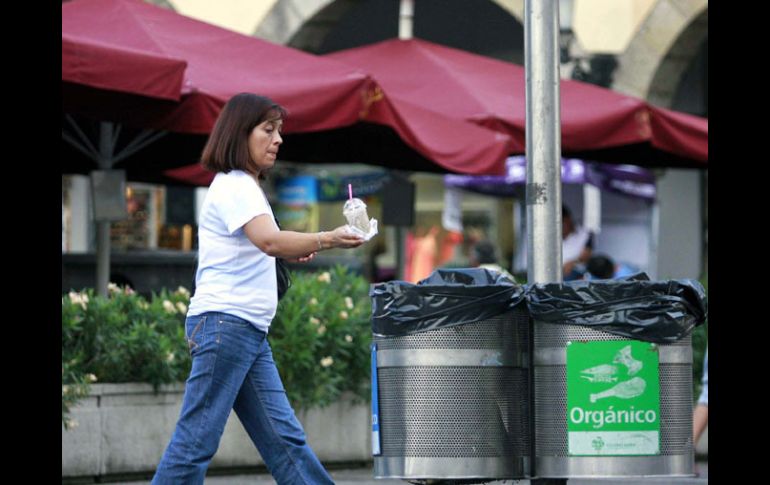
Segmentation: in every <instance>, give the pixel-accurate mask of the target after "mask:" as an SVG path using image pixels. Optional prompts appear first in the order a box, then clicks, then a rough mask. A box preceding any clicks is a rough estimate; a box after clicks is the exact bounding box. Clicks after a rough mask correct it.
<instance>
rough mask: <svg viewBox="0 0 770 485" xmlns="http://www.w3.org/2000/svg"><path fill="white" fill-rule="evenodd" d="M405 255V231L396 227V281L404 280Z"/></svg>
mask: <svg viewBox="0 0 770 485" xmlns="http://www.w3.org/2000/svg"><path fill="white" fill-rule="evenodd" d="M405 255H406V231H405V230H404V228H403V227H402V226H396V279H397V280H404V279H406V271H404V269H405V268H404V263H405V261H404V256H405Z"/></svg>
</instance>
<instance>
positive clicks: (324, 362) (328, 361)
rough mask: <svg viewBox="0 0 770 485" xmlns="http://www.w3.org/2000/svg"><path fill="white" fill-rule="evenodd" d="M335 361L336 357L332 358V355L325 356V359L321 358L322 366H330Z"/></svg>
mask: <svg viewBox="0 0 770 485" xmlns="http://www.w3.org/2000/svg"><path fill="white" fill-rule="evenodd" d="M333 363H334V359H332V358H331V357H324V358H323V359H321V367H329V366H330V365H332V364H333Z"/></svg>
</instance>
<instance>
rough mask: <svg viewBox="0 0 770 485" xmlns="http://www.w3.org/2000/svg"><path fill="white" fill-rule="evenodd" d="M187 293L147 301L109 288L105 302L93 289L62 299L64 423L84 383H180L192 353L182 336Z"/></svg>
mask: <svg viewBox="0 0 770 485" xmlns="http://www.w3.org/2000/svg"><path fill="white" fill-rule="evenodd" d="M188 304H189V292H188V291H187V290H186V289H184V288H181V287H180V288H179V289H178V290H177V291H175V292H173V293H170V292H168V291H166V290H163V291H161V292H160V294H153V295H152V298H151V299H150V301H147V300H146V299H145V298H143V297H142V296H139V295H137V294H136V293H134V292H133V291H131V290H130V289H123V288H119V287H117V286H116V285H113V284H110V288H109V296H108V297H107V298H104V297H101V296H96V295H94V291H93V290H92V289H86V290H83V291H82V292H80V293H77V292H74V291H73V292H70V293H69V294H68V295H66V296H64V297H63V298H62V423H63V424H64V425H65V427H66V428H68V427H69V424H71V423H69V420H68V412H69V408H70V407H71V406H72V404H74V403H75V402H76V401H77V400H78V399H80V398H82V397H85V396H86V395H87V394H88V383H89V382H95V381H96V380H99V381H101V382H115V383H119V382H148V383H150V384H152V385H153V386H155V388H156V389H157V388H158V386H160V385H161V384H164V383H170V382H177V381H184V380H185V379H186V378H187V374H188V373H189V371H190V355H189V353H188V349H187V341H186V339H185V335H184V315H185V313H186V312H187V305H188Z"/></svg>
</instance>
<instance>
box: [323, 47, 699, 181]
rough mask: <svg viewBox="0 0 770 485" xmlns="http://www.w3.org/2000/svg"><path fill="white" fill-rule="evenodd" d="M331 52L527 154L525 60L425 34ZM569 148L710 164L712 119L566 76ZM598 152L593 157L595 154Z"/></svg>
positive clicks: (395, 92)
mask: <svg viewBox="0 0 770 485" xmlns="http://www.w3.org/2000/svg"><path fill="white" fill-rule="evenodd" d="M326 57H328V58H331V59H336V60H339V61H343V62H346V63H348V64H349V65H351V66H355V67H359V68H361V69H365V70H366V71H367V72H369V73H370V74H372V75H373V76H374V78H375V79H376V80H377V82H378V83H379V84H380V85H381V86H382V87H383V89H384V90H385V92H387V93H388V94H389V95H390V96H392V97H394V98H398V99H403V100H405V101H409V102H411V103H413V104H415V105H417V106H423V107H426V108H428V109H430V110H433V111H437V112H440V113H443V114H445V115H447V116H450V117H455V118H459V119H463V120H467V121H471V122H473V123H476V124H478V125H481V126H485V127H488V128H491V129H493V130H495V131H498V132H501V133H505V134H508V135H510V136H511V137H512V139H513V141H514V145H513V146H514V151H513V152H512V153H517V154H518V153H524V143H525V128H526V120H525V113H526V98H525V91H526V84H525V70H524V68H523V67H522V66H519V65H516V64H512V63H508V62H504V61H499V60H496V59H492V58H489V57H485V56H480V55H477V54H472V53H470V52H466V51H463V50H459V49H454V48H450V47H445V46H442V45H438V44H434V43H431V42H427V41H425V40H420V39H410V40H399V39H391V40H386V41H383V42H379V43H375V44H371V45H367V46H363V47H357V48H353V49H347V50H343V51H337V52H333V53H331V54H328V55H327V56H326ZM561 130H562V152H563V153H565V154H567V155H571V156H581V155H582V156H585V155H589V156H585V158H590V159H597V160H604V161H613V162H616V163H631V162H634V163H637V164H639V165H672V166H677V165H678V166H691V167H700V168H705V167H706V163H707V160H708V120H706V119H702V118H698V117H694V116H690V115H684V114H681V113H675V112H673V111H670V110H665V109H662V108H657V107H653V106H651V105H649V104H647V103H646V102H645V101H643V100H640V99H637V98H634V97H631V96H625V95H622V94H619V93H617V92H614V91H612V90H609V89H605V88H601V87H598V86H595V85H592V84H587V83H583V82H579V81H572V80H562V81H561ZM591 155H592V156H591Z"/></svg>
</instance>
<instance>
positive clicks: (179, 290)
mask: <svg viewBox="0 0 770 485" xmlns="http://www.w3.org/2000/svg"><path fill="white" fill-rule="evenodd" d="M176 293H178V294H180V295H182V296H185V297H189V296H190V290H188V289H187V288H185V287H184V286H180V287H179V288H177V289H176Z"/></svg>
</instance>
